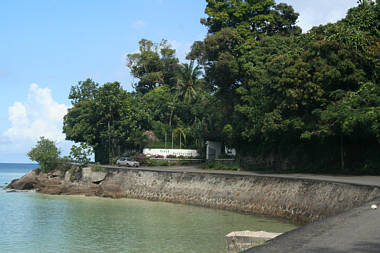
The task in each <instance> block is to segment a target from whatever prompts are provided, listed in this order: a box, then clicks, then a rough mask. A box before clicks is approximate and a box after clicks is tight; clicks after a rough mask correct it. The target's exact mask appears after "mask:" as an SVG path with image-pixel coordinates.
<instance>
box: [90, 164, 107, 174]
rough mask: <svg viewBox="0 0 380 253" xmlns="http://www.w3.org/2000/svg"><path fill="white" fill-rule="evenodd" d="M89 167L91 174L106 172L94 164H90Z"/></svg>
mask: <svg viewBox="0 0 380 253" xmlns="http://www.w3.org/2000/svg"><path fill="white" fill-rule="evenodd" d="M90 167H91V171H93V172H106V170H105V169H104V168H103V167H102V166H99V165H96V164H91V165H90Z"/></svg>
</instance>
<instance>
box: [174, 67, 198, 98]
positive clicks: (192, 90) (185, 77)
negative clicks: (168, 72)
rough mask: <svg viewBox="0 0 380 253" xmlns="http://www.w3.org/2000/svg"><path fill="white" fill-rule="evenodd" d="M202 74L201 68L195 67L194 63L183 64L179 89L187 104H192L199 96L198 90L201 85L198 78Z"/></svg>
mask: <svg viewBox="0 0 380 253" xmlns="http://www.w3.org/2000/svg"><path fill="white" fill-rule="evenodd" d="M201 74H202V71H201V67H200V66H199V65H196V66H194V61H190V64H187V63H183V64H181V65H180V67H179V70H178V82H177V89H178V92H179V95H180V96H181V97H183V99H184V100H185V102H186V103H190V102H191V101H192V100H193V99H194V98H195V96H196V95H197V89H198V86H199V84H200V79H199V78H198V77H199V76H200V75H201Z"/></svg>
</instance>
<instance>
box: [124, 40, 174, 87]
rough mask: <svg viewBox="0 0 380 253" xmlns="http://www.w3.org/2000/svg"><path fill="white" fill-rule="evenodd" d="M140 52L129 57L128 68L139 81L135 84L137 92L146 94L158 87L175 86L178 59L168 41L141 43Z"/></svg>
mask: <svg viewBox="0 0 380 253" xmlns="http://www.w3.org/2000/svg"><path fill="white" fill-rule="evenodd" d="M139 44H140V47H139V52H138V53H134V54H128V55H127V66H128V67H129V68H130V69H131V73H132V75H133V76H134V77H135V78H138V79H139V81H138V82H137V83H136V84H134V86H135V89H136V91H137V92H141V93H146V92H148V91H149V90H152V89H154V88H155V87H157V86H160V85H163V84H167V85H170V86H174V85H175V83H176V80H175V73H176V70H177V68H178V58H176V56H175V49H172V48H171V46H170V45H169V44H168V42H167V41H166V40H162V41H161V43H159V44H158V45H157V44H154V43H153V42H152V41H150V40H146V39H142V40H140V41H139Z"/></svg>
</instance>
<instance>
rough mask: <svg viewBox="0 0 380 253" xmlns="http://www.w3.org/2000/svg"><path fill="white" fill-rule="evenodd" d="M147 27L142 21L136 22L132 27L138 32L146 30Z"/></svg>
mask: <svg viewBox="0 0 380 253" xmlns="http://www.w3.org/2000/svg"><path fill="white" fill-rule="evenodd" d="M145 26H146V24H145V22H144V21H143V20H141V19H138V20H136V21H134V22H133V24H132V27H133V28H135V29H136V30H139V29H141V28H144V27H145Z"/></svg>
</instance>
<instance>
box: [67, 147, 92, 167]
mask: <svg viewBox="0 0 380 253" xmlns="http://www.w3.org/2000/svg"><path fill="white" fill-rule="evenodd" d="M93 153H94V151H93V150H92V148H91V147H90V146H88V145H87V144H86V143H81V144H80V145H79V146H75V145H73V146H72V147H71V151H70V158H71V159H72V160H73V161H74V162H76V163H79V165H80V166H85V165H86V164H88V163H89V162H90V160H91V159H90V156H91V155H92V154H93Z"/></svg>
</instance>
